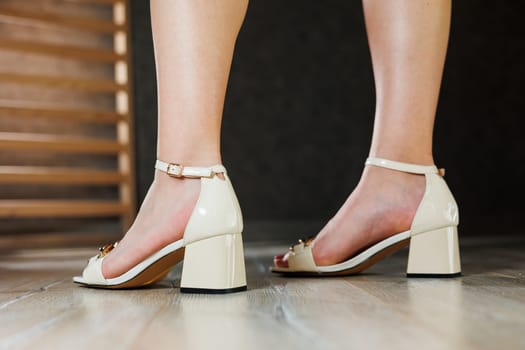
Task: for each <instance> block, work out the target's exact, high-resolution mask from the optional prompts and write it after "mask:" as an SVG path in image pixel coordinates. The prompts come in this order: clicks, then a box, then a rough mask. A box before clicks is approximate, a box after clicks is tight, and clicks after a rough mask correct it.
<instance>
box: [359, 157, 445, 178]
mask: <svg viewBox="0 0 525 350" xmlns="http://www.w3.org/2000/svg"><path fill="white" fill-rule="evenodd" d="M365 165H374V166H378V167H381V168H387V169H392V170H397V171H403V172H405V173H411V174H421V175H423V174H440V172H439V171H438V168H436V166H435V165H417V164H409V163H401V162H396V161H393V160H388V159H383V158H375V157H369V158H368V159H367V160H366V162H365Z"/></svg>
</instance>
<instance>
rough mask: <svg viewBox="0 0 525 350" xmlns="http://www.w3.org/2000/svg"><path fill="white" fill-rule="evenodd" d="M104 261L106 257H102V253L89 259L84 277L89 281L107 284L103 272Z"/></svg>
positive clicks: (83, 273)
mask: <svg viewBox="0 0 525 350" xmlns="http://www.w3.org/2000/svg"><path fill="white" fill-rule="evenodd" d="M102 261H104V257H100V255H95V256H94V257H92V258H91V259H89V262H88V264H87V266H86V267H85V268H84V271H83V272H82V278H83V279H84V280H85V281H86V282H87V283H89V284H106V279H105V278H104V275H103V274H102Z"/></svg>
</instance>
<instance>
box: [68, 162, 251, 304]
mask: <svg viewBox="0 0 525 350" xmlns="http://www.w3.org/2000/svg"><path fill="white" fill-rule="evenodd" d="M155 168H156V169H158V170H160V171H163V172H165V173H167V174H168V175H169V176H172V177H176V178H190V179H200V181H201V189H200V194H199V199H198V200H197V204H196V205H195V208H194V209H193V212H192V214H191V217H190V220H189V221H188V224H187V226H186V229H185V230H184V236H183V238H182V239H180V240H178V241H176V242H173V243H171V244H169V245H167V246H165V247H164V248H162V249H160V250H159V251H157V252H155V253H154V254H152V255H151V256H149V257H148V258H146V259H145V260H144V261H142V262H140V263H139V264H137V265H136V266H134V267H133V268H131V269H130V270H129V271H127V272H125V273H123V274H122V275H120V276H118V277H115V278H109V279H106V278H105V277H104V275H103V274H102V262H103V261H104V257H105V256H106V255H107V254H109V253H110V252H111V250H112V249H113V248H114V247H116V244H109V245H106V246H104V247H103V248H101V249H100V253H99V254H98V255H96V256H94V257H92V258H91V259H89V262H88V265H87V266H86V267H85V269H84V271H83V273H82V276H77V277H74V278H73V281H74V282H76V283H79V284H81V285H84V286H87V287H96V288H110V289H121V288H136V287H142V286H145V285H149V284H152V283H154V282H156V281H159V280H161V279H163V278H164V277H165V276H166V275H167V274H168V273H169V272H170V270H171V269H172V268H173V267H174V266H175V265H176V264H177V263H179V262H180V261H182V260H184V265H183V268H182V278H181V292H186V293H212V294H215V293H231V292H238V291H243V290H246V272H245V267H244V253H243V244H242V234H241V233H242V228H243V222H242V214H241V209H240V207H239V203H238V201H237V197H236V196H235V192H234V190H233V187H232V185H231V182H230V179H229V178H228V175H227V174H226V169H225V168H224V166H222V165H214V166H211V167H185V166H181V165H179V164H173V163H165V162H162V161H160V160H157V162H156V164H155ZM220 174H222V175H223V176H220Z"/></svg>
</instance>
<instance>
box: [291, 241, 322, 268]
mask: <svg viewBox="0 0 525 350" xmlns="http://www.w3.org/2000/svg"><path fill="white" fill-rule="evenodd" d="M311 241H312V239H308V240H299V243H298V244H296V245H294V246H292V247H290V251H289V252H288V268H289V269H290V270H293V271H305V272H317V271H318V269H317V265H315V261H314V257H313V255H312V246H311V245H310V242H311Z"/></svg>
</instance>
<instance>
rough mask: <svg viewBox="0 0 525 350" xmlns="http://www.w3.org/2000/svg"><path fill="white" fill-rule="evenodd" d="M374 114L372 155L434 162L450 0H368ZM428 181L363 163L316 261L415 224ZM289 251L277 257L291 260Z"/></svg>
mask: <svg viewBox="0 0 525 350" xmlns="http://www.w3.org/2000/svg"><path fill="white" fill-rule="evenodd" d="M363 6H364V12H365V19H366V28H367V33H368V39H369V45H370V51H371V56H372V63H373V68H374V79H375V85H376V114H375V122H374V133H373V137H372V145H371V149H370V156H375V157H381V158H386V159H391V160H397V161H401V162H407V163H414V164H423V165H431V164H433V163H434V161H433V156H432V133H433V128H434V118H435V112H436V107H437V100H438V95H439V89H440V85H441V78H442V72H443V66H444V62H445V55H446V49H447V44H448V35H449V28H450V15H451V0H392V1H383V0H363ZM424 190H425V179H424V177H423V176H420V175H411V174H406V173H401V172H396V171H392V170H388V169H383V168H378V167H366V168H365V170H364V172H363V175H362V177H361V180H360V182H359V184H358V186H357V187H356V189H355V190H354V191H353V192H352V194H351V195H350V196H349V198H348V199H347V200H346V202H345V203H344V204H343V206H342V207H341V208H340V209H339V211H338V212H337V213H336V215H335V216H334V217H333V218H332V219H331V220H330V221H329V222H328V224H327V225H326V226H325V227H324V228H323V229H322V230H321V232H320V233H319V234H318V235H317V237H316V238H315V240H314V241H313V243H312V250H313V256H314V260H315V261H316V264H318V265H331V264H335V263H338V262H341V261H344V260H346V259H348V258H349V257H351V256H353V255H355V254H356V253H357V252H359V251H360V250H362V249H364V248H366V247H368V246H370V245H372V244H374V243H376V242H378V241H380V240H382V239H385V238H387V237H389V236H391V235H393V234H396V233H400V232H403V231H406V230H408V229H410V226H411V224H412V220H413V217H414V215H415V212H416V210H417V207H418V206H419V203H420V201H421V198H422V196H423V194H424ZM286 259H287V255H284V256H283V255H278V256H276V257H275V263H276V265H278V266H286V265H287V261H286Z"/></svg>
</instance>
